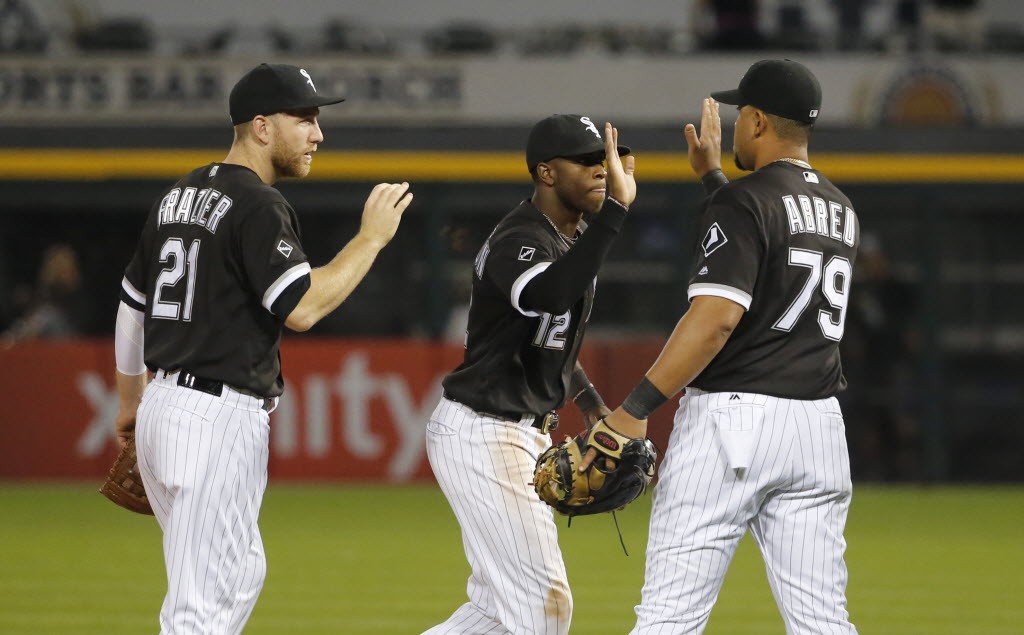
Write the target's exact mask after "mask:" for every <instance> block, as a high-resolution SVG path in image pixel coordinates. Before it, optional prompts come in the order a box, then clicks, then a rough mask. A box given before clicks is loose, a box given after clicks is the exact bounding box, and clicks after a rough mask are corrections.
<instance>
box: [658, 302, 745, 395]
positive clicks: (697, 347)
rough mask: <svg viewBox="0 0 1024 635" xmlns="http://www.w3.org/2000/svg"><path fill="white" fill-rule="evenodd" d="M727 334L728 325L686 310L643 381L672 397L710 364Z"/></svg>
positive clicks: (724, 341) (729, 333)
mask: <svg viewBox="0 0 1024 635" xmlns="http://www.w3.org/2000/svg"><path fill="white" fill-rule="evenodd" d="M731 334H732V326H730V325H728V323H726V322H723V321H721V320H716V319H711V316H706V315H701V314H700V313H699V312H697V313H695V312H694V311H692V310H691V311H687V312H686V313H685V314H684V315H683V317H682V318H681V319H680V320H679V322H678V323H677V324H676V328H675V329H674V330H673V331H672V335H671V336H670V337H669V339H668V341H667V342H665V346H664V348H662V350H661V354H660V355H658V359H657V360H656V361H655V362H654V365H653V366H651V369H650V370H649V371H647V379H648V380H650V382H651V383H652V384H654V385H655V386H656V387H657V388H658V390H659V391H660V392H661V393H662V394H663V395H667V396H671V395H674V394H676V393H677V392H679V391H680V390H682V389H683V388H684V387H686V386H687V385H688V384H689V383H690V382H691V381H693V380H694V379H695V378H696V377H697V375H699V374H700V372H701V371H702V370H704V368H705V367H707V365H708V364H710V363H711V360H713V359H714V358H715V356H716V355H718V353H719V352H720V351H721V350H722V347H724V346H725V343H726V342H727V341H728V340H729V336H730V335H731Z"/></svg>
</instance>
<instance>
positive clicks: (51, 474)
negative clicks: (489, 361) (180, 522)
mask: <svg viewBox="0 0 1024 635" xmlns="http://www.w3.org/2000/svg"><path fill="white" fill-rule="evenodd" d="M661 344H662V342H660V341H652V340H644V341H621V340H619V341H616V342H588V343H587V344H586V345H585V346H584V353H583V357H582V361H583V363H584V365H585V367H586V368H587V369H588V373H589V375H590V377H591V379H592V380H593V381H594V383H595V385H597V386H598V387H599V389H601V391H602V392H603V394H604V395H605V398H606V399H607V400H608V402H609V403H610V404H618V403H619V401H621V400H622V399H623V398H624V397H625V395H626V394H627V393H628V392H629V390H630V389H631V388H632V386H633V385H635V383H636V382H637V380H638V379H639V378H640V377H641V376H642V375H643V373H644V372H645V371H646V370H647V369H648V368H649V367H650V364H651V363H652V362H653V361H654V359H655V358H656V357H657V354H658V352H659V351H660V350H661ZM113 351H114V348H113V343H112V341H110V340H106V339H96V340H90V341H75V342H68V343H56V342H29V343H24V344H19V345H17V346H15V347H13V348H10V349H7V350H3V351H0V385H3V386H4V387H5V393H4V407H3V408H2V409H0V478H6V479H48V478H59V479H94V480H98V479H101V478H102V477H103V476H104V475H105V474H106V471H107V470H108V469H109V467H110V464H111V462H112V461H113V459H114V457H115V455H116V441H115V437H114V423H113V422H114V416H115V414H116V413H117V393H116V389H115V387H114V379H113V373H114V354H113ZM282 357H283V360H284V376H285V382H286V389H285V394H284V396H283V397H282V399H281V403H280V406H279V407H278V409H277V410H276V411H275V412H274V413H273V414H272V415H271V419H270V428H271V435H270V439H271V441H270V443H271V453H270V476H271V478H272V479H288V480H347V481H364V480H373V481H385V482H407V481H423V480H430V479H431V478H432V477H431V474H430V466H429V465H428V463H427V459H426V453H425V451H424V429H425V427H426V423H427V420H428V419H429V417H430V414H431V412H432V411H433V409H434V406H435V405H436V403H437V399H438V397H439V396H440V383H439V382H440V379H441V378H442V377H443V376H444V374H445V373H447V372H448V371H450V370H451V369H452V368H454V367H455V366H456V365H458V363H459V362H460V361H461V359H462V348H461V347H460V346H457V345H453V344H443V343H431V342H425V341H416V340H341V339H310V338H303V339H292V340H285V342H284V344H283V345H282ZM672 412H673V408H672V407H671V406H670V405H669V406H666V407H664V408H662V409H661V410H660V411H659V412H658V413H657V414H656V415H655V416H654V417H652V436H653V438H654V439H655V443H656V444H657V445H658V446H659V447H661V448H664V447H665V446H666V441H667V435H668V430H669V428H670V423H671V418H672ZM562 414H563V418H562V420H563V424H562V428H561V429H560V430H559V432H558V433H556V435H555V436H556V438H561V434H562V433H563V432H564V433H566V434H575V433H576V432H578V431H579V430H580V429H581V422H580V418H579V415H578V412H577V411H576V409H575V407H569V408H565V409H563V413H562Z"/></svg>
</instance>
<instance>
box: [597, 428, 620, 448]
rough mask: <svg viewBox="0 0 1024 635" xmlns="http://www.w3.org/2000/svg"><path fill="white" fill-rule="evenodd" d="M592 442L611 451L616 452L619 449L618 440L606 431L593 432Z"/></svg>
mask: <svg viewBox="0 0 1024 635" xmlns="http://www.w3.org/2000/svg"><path fill="white" fill-rule="evenodd" d="M594 443H596V444H598V445H599V446H601V447H602V448H605V449H607V450H609V451H611V452H617V451H618V449H619V442H618V441H616V440H615V438H614V437H612V436H611V435H610V434H608V433H607V432H595V433H594Z"/></svg>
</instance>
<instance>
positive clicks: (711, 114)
mask: <svg viewBox="0 0 1024 635" xmlns="http://www.w3.org/2000/svg"><path fill="white" fill-rule="evenodd" d="M683 134H685V135H686V145H687V146H688V147H687V155H688V156H689V157H690V167H691V168H693V171H694V173H696V174H697V178H704V175H705V174H707V173H708V172H711V171H713V170H721V169H722V120H721V118H720V117H719V116H718V102H717V101H715V100H714V99H712V98H710V97H705V98H704V105H703V107H702V108H701V113H700V136H699V137H698V136H697V129H696V128H695V127H694V125H693V124H692V123H688V124H686V128H684V129H683Z"/></svg>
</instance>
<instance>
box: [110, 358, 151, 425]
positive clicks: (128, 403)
mask: <svg viewBox="0 0 1024 635" xmlns="http://www.w3.org/2000/svg"><path fill="white" fill-rule="evenodd" d="M148 381H149V375H147V374H146V373H142V374H141V375H125V374H124V373H122V372H121V371H119V370H115V371H114V383H115V384H116V385H117V400H118V406H117V407H118V411H119V412H120V413H121V414H122V415H129V414H130V415H133V416H134V413H135V411H136V410H138V408H139V403H140V402H141V401H142V391H143V390H145V389H146V383H147V382H148ZM119 418H120V417H119Z"/></svg>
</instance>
